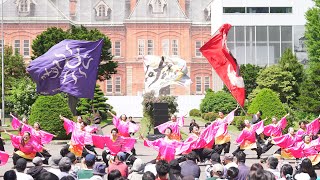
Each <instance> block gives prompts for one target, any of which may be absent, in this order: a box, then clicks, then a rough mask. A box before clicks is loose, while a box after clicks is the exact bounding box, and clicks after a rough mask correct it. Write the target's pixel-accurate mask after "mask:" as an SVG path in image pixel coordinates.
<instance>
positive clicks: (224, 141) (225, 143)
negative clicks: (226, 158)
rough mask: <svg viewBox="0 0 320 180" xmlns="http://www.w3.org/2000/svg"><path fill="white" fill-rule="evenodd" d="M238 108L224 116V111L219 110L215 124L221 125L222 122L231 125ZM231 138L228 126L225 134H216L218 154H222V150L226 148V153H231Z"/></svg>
mask: <svg viewBox="0 0 320 180" xmlns="http://www.w3.org/2000/svg"><path fill="white" fill-rule="evenodd" d="M237 109H238V107H237V108H236V109H234V110H233V111H231V112H230V113H229V114H228V115H227V116H226V117H225V116H224V113H223V112H222V111H219V113H218V114H219V117H218V118H217V119H216V120H215V121H213V122H212V123H213V124H214V126H220V125H222V124H226V126H227V127H228V125H230V124H231V123H232V121H233V119H234V112H235V111H236V110H237ZM230 140H231V136H230V134H229V132H228V128H226V129H225V131H224V132H223V134H221V135H219V136H215V141H214V151H215V152H217V153H218V154H221V153H222V151H223V150H224V154H226V153H229V151H230V144H231V143H230Z"/></svg>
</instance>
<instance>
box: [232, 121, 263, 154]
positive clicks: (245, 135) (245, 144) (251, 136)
mask: <svg viewBox="0 0 320 180" xmlns="http://www.w3.org/2000/svg"><path fill="white" fill-rule="evenodd" d="M244 124H245V128H243V130H242V131H241V133H240V135H239V136H238V138H237V139H236V143H237V144H238V148H237V149H236V150H235V151H234V152H233V153H232V154H233V155H236V153H237V152H239V151H244V150H246V149H252V150H255V151H256V152H257V156H258V157H257V158H258V159H260V156H261V153H262V149H261V146H260V144H259V143H258V142H257V139H256V133H257V134H258V135H259V134H261V133H262V132H263V129H264V126H263V121H260V122H258V123H256V124H254V125H251V124H250V122H249V120H244Z"/></svg>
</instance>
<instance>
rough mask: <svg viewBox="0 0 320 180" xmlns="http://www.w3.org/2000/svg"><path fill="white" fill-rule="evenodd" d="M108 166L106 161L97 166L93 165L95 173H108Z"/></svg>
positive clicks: (100, 174) (102, 174)
mask: <svg viewBox="0 0 320 180" xmlns="http://www.w3.org/2000/svg"><path fill="white" fill-rule="evenodd" d="M106 168H107V166H106V165H105V164H104V163H99V164H95V166H94V167H93V175H98V176H104V175H106Z"/></svg>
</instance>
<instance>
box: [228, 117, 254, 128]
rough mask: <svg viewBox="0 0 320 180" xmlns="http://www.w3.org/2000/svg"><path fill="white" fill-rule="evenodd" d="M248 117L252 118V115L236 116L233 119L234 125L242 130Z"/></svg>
mask: <svg viewBox="0 0 320 180" xmlns="http://www.w3.org/2000/svg"><path fill="white" fill-rule="evenodd" d="M245 119H248V120H251V117H248V116H235V117H234V119H233V121H232V123H231V124H232V125H234V126H236V127H237V129H238V130H240V131H241V130H242V129H243V127H244V120H245Z"/></svg>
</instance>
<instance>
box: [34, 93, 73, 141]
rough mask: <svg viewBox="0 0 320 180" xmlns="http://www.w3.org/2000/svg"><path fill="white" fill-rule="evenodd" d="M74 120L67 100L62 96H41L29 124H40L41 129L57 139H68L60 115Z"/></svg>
mask: <svg viewBox="0 0 320 180" xmlns="http://www.w3.org/2000/svg"><path fill="white" fill-rule="evenodd" d="M60 114H61V115H62V116H64V117H66V118H69V119H72V117H73V116H72V113H71V111H70V109H69V107H68V104H67V100H66V99H65V98H64V97H63V96H62V95H61V94H56V95H54V96H39V97H38V99H37V100H36V102H35V103H34V104H33V105H32V107H31V114H30V117H29V123H30V124H31V125H33V123H34V122H39V123H40V125H41V128H42V129H43V130H45V131H48V132H50V133H52V134H54V135H56V136H57V137H56V139H68V138H69V137H68V136H67V135H66V131H65V129H64V128H63V122H62V121H61V120H60V118H59V115H60Z"/></svg>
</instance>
